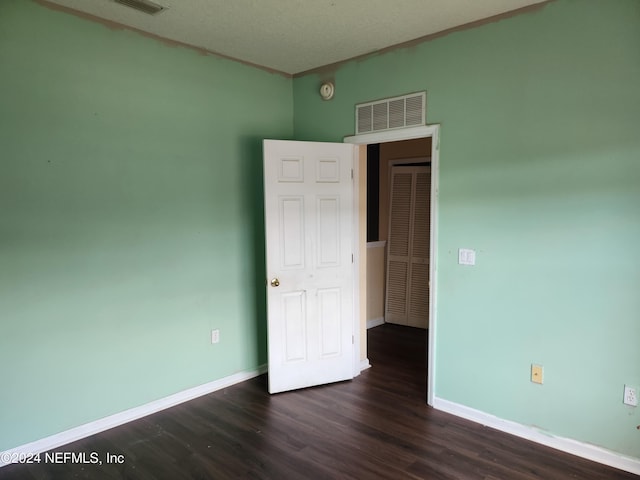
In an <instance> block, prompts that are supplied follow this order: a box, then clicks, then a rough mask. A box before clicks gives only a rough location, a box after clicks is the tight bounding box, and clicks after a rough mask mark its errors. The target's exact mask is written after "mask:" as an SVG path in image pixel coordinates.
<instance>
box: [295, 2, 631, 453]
mask: <svg viewBox="0 0 640 480" xmlns="http://www.w3.org/2000/svg"><path fill="white" fill-rule="evenodd" d="M639 26H640V2H638V1H637V0H616V1H615V2H611V1H610V0H589V1H586V0H559V1H556V2H552V3H550V4H548V5H547V6H545V7H544V8H543V9H541V10H538V11H535V12H531V13H527V14H523V15H519V16H516V17H513V18H510V19H505V20H502V21H499V22H494V23H490V24H486V25H484V26H481V27H478V28H473V29H469V30H465V31H462V32H457V33H452V34H449V35H447V36H444V37H440V38H438V39H435V40H432V41H428V42H425V43H422V44H420V45H417V46H413V47H411V48H405V49H399V50H396V51H393V52H390V53H386V54H381V55H377V56H372V57H369V58H367V59H364V60H358V61H352V62H349V63H347V64H344V65H343V66H341V67H340V68H337V69H334V70H333V71H327V72H326V73H324V74H310V75H306V76H302V77H300V78H296V79H295V80H294V85H293V88H294V125H295V137H296V138H297V139H300V140H328V141H341V140H342V138H343V136H345V135H350V134H353V131H354V120H353V118H354V105H355V104H356V103H360V102H365V101H370V100H375V99H379V98H384V97H389V96H395V95H401V94H404V93H409V92H415V91H420V90H426V91H427V120H428V122H429V123H439V124H441V126H442V128H441V142H440V196H439V202H440V204H439V205H440V209H439V215H440V217H439V225H438V229H439V230H438V232H439V239H438V248H439V255H438V258H437V262H438V263H437V264H438V269H439V273H438V288H439V294H438V312H437V319H438V327H437V337H436V345H437V350H436V352H437V353H436V355H437V357H436V361H437V364H436V369H437V372H436V386H435V393H436V395H437V396H438V397H440V398H443V399H446V400H450V401H453V402H457V403H460V404H463V405H467V406H469V407H472V408H475V409H478V410H481V411H484V412H487V413H490V414H493V415H497V416H498V417H501V418H504V419H508V420H513V421H515V422H519V423H522V424H525V425H531V426H534V427H535V428H540V429H542V430H543V431H548V432H551V433H553V434H555V435H560V436H564V437H570V438H573V439H576V440H579V441H582V442H586V443H591V444H595V445H599V446H602V447H605V448H608V449H610V450H613V451H616V452H620V453H622V454H626V455H630V456H633V457H636V458H640V432H639V431H638V430H637V429H636V426H637V425H638V424H640V415H639V414H638V409H634V408H632V407H627V406H624V405H623V404H622V391H623V384H624V383H630V384H633V385H636V386H640V346H639V340H640V248H638V246H639V245H640V133H639V131H638V128H639V126H640V88H639V86H640V28H639ZM325 79H333V80H334V81H335V85H336V94H335V98H334V100H332V101H330V102H323V101H322V100H321V99H320V96H319V95H318V93H317V92H318V87H319V85H320V83H321V81H322V80H325ZM460 247H464V248H473V249H476V251H477V265H476V266H475V267H464V266H459V265H457V250H458V248H460ZM531 363H540V364H542V365H543V366H544V368H545V383H544V385H542V386H540V385H535V384H532V383H531V382H530V381H529V369H530V365H531Z"/></svg>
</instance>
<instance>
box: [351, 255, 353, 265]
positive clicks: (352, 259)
mask: <svg viewBox="0 0 640 480" xmlns="http://www.w3.org/2000/svg"><path fill="white" fill-rule="evenodd" d="M351 263H353V253H352V254H351Z"/></svg>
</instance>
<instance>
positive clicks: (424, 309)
mask: <svg viewBox="0 0 640 480" xmlns="http://www.w3.org/2000/svg"><path fill="white" fill-rule="evenodd" d="M430 200H431V171H430V168H429V167H393V168H392V170H391V202H390V208H389V237H388V241H387V245H388V248H387V298H386V312H385V320H386V321H387V322H389V323H397V324H400V325H409V326H412V327H419V328H427V327H428V324H429V235H430V221H429V220H430V213H429V212H430V207H431V206H430Z"/></svg>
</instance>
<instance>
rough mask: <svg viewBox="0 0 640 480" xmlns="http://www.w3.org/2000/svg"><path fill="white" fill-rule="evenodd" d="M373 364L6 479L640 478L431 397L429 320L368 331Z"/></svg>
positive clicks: (173, 414) (136, 429)
mask: <svg viewBox="0 0 640 480" xmlns="http://www.w3.org/2000/svg"><path fill="white" fill-rule="evenodd" d="M368 338H369V359H370V361H371V364H372V365H373V367H372V368H370V369H369V370H367V371H365V372H363V373H362V374H361V375H360V376H359V377H357V378H356V379H355V380H353V381H350V382H343V383H339V384H333V385H327V386H322V387H316V388H311V389H306V390H300V391H295V392H289V393H283V394H278V395H274V396H270V395H269V394H267V393H266V390H267V387H266V377H265V376H261V377H258V378H255V379H253V380H249V381H247V382H244V383H242V384H238V385H235V386H233V387H230V388H227V389H225V390H221V391H219V392H215V393H213V394H210V395H207V396H204V397H201V398H198V399H196V400H193V401H191V402H188V403H184V404H182V405H179V406H177V407H173V408H171V409H168V410H164V411H162V412H160V413H157V414H154V415H151V416H148V417H146V418H143V419H141V420H137V421H135V422H132V423H129V424H127V425H123V426H121V427H117V428H114V429H112V430H109V431H107V432H103V433H100V434H98V435H94V436H92V437H89V438H86V439H83V440H80V441H78V442H75V443H73V444H70V445H66V446H64V447H61V448H59V449H58V451H59V452H75V453H83V452H84V453H85V454H86V455H87V457H88V458H90V454H91V453H92V452H96V454H97V455H98V456H99V458H100V459H101V460H102V461H103V462H104V460H105V456H106V454H107V452H109V453H110V454H115V455H122V456H123V457H122V459H123V460H124V463H121V464H117V463H111V464H106V463H103V464H102V465H92V464H84V465H82V464H73V463H66V464H45V463H40V464H36V465H10V466H8V467H4V468H1V469H0V478H2V479H56V480H57V479H72V478H73V479H75V478H90V479H120V478H126V479H141V480H142V479H157V478H159V479H164V478H167V479H176V480H178V479H191V478H202V479H227V478H228V479H235V478H247V479H261V478H264V479H393V480H397V479H405V478H406V479H418V478H423V479H424V478H426V479H456V480H458V479H485V480H496V479H505V480H525V479H544V480H552V479H570V478H575V479H580V480H589V479H603V480H604V479H607V480H617V479H620V480H622V479H637V478H638V477H637V476H635V475H632V474H628V473H624V472H621V471H618V470H615V469H612V468H608V467H605V466H602V465H599V464H596V463H592V462H589V461H586V460H583V459H580V458H577V457H574V456H571V455H568V454H564V453H561V452H558V451H555V450H552V449H550V448H546V447H543V446H540V445H537V444H534V443H531V442H528V441H526V440H522V439H519V438H516V437H513V436H510V435H507V434H504V433H501V432H498V431H495V430H492V429H490V428H486V427H482V426H480V425H478V424H475V423H472V422H468V421H465V420H462V419H459V418H457V417H454V416H452V415H449V414H446V413H443V412H439V411H436V410H433V409H431V408H429V407H427V406H426V404H425V398H426V394H425V391H426V384H425V377H426V352H425V345H426V340H425V333H424V331H421V330H417V329H411V328H406V327H398V326H393V325H383V326H380V327H376V328H374V329H371V330H369V334H368Z"/></svg>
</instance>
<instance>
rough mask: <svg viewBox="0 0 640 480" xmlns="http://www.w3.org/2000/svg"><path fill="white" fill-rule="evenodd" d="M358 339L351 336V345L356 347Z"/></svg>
mask: <svg viewBox="0 0 640 480" xmlns="http://www.w3.org/2000/svg"><path fill="white" fill-rule="evenodd" d="M355 343H356V339H355V337H354V336H353V335H351V345H355Z"/></svg>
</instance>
